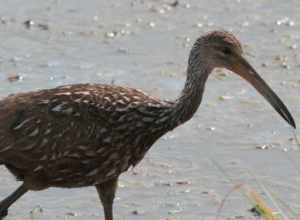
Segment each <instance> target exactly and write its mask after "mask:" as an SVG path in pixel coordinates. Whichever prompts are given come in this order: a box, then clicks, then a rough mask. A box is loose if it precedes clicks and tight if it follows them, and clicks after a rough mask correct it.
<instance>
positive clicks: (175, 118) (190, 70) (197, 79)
mask: <svg viewBox="0 0 300 220" xmlns="http://www.w3.org/2000/svg"><path fill="white" fill-rule="evenodd" d="M201 52H202V50H201V44H199V42H198V41H196V43H195V44H194V46H193V48H192V50H191V52H190V56H189V60H188V67H187V79H186V82H185V86H184V88H183V90H182V92H181V95H180V97H179V98H178V99H177V100H176V102H175V103H174V106H173V111H172V114H171V118H172V119H171V120H170V121H171V123H172V125H173V127H174V128H175V127H176V126H178V125H180V124H182V123H184V122H186V121H188V120H189V119H191V118H192V116H193V115H194V114H195V112H196V111H197V109H198V107H199V105H200V104H201V101H202V95H203V92H204V87H205V83H206V80H207V78H208V75H209V74H210V72H211V71H212V68H211V67H210V65H209V64H208V63H206V62H205V60H206V59H205V57H204V56H205V54H202V53H201Z"/></svg>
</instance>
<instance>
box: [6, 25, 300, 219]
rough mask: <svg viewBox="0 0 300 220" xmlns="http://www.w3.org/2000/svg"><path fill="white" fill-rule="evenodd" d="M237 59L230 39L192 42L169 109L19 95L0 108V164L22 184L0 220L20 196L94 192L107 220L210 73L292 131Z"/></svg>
mask: <svg viewBox="0 0 300 220" xmlns="http://www.w3.org/2000/svg"><path fill="white" fill-rule="evenodd" d="M241 54H242V48H241V45H240V43H239V41H238V40H237V39H236V38H235V37H234V36H233V35H232V34H230V33H227V32H224V31H215V32H211V33H209V34H207V35H205V36H203V37H200V38H199V39H198V40H197V41H196V42H195V44H194V46H193V48H192V50H191V53H190V57H189V63H188V69H187V81H186V84H185V87H184V89H183V91H182V93H181V95H180V97H179V98H178V99H177V100H175V101H174V102H170V101H163V100H160V99H157V98H154V97H151V96H148V95H146V94H145V93H143V92H141V91H139V90H136V89H131V88H124V87H119V86H112V85H91V84H78V85H67V86H61V87H57V88H54V89H48V90H41V91H36V92H28V93H21V94H17V95H11V96H8V97H7V98H5V99H3V100H2V101H0V163H1V164H3V165H5V166H6V167H7V168H8V170H9V171H10V172H11V173H13V174H14V175H15V176H16V178H17V179H18V180H20V181H23V184H22V185H21V186H20V187H19V188H18V189H17V190H16V191H15V192H14V193H13V194H11V196H9V197H7V198H6V199H5V200H3V201H2V202H1V204H0V214H1V216H2V217H4V216H5V215H6V214H7V209H8V208H9V206H10V205H11V204H12V203H13V202H14V201H16V200H17V199H18V198H19V197H20V196H22V195H23V194H24V193H26V192H27V191H28V190H43V189H46V188H48V187H82V186H91V185H94V186H96V188H97V191H98V193H99V196H100V199H101V201H102V204H103V206H104V212H105V219H106V220H112V219H113V217H112V205H113V198H114V194H115V190H116V188H117V180H118V177H119V175H120V174H121V173H122V172H125V171H126V170H127V169H128V168H129V167H130V166H135V165H136V164H137V163H138V162H139V161H140V160H141V159H142V158H143V157H144V155H145V153H146V152H147V151H148V150H149V148H150V147H151V146H152V145H153V143H154V142H155V141H156V140H157V139H158V138H160V137H161V136H162V135H163V134H165V133H166V132H168V131H170V130H172V129H174V128H175V127H177V126H178V125H180V124H182V123H184V122H185V121H187V120H189V119H190V118H191V117H192V116H193V114H194V113H195V111H196V110H197V108H198V107H199V105H200V103H201V99H202V94H203V91H204V85H205V82H206V80H207V78H208V76H209V74H210V73H211V71H212V70H213V69H214V68H215V67H224V68H228V69H230V70H232V71H234V72H236V73H237V74H239V75H240V76H242V77H243V78H245V79H246V80H248V81H249V82H250V83H251V84H252V85H253V86H254V87H255V88H256V89H257V90H258V91H259V92H260V93H261V94H262V95H264V96H265V97H266V99H267V100H268V101H269V102H270V103H271V104H272V105H273V107H274V108H275V109H276V110H277V111H278V112H279V114H281V116H282V117H283V118H284V119H285V120H286V121H287V122H288V123H290V124H291V125H292V126H293V127H295V123H294V120H293V118H292V116H291V115H290V113H289V111H288V110H287V108H286V107H285V105H284V104H283V103H282V102H281V101H280V99H279V98H278V97H277V95H276V94H275V93H274V92H273V91H272V90H271V89H270V88H269V87H268V86H267V84H266V83H265V82H264V81H263V80H262V79H261V78H260V77H259V76H258V74H257V73H256V72H255V71H254V69H253V68H252V67H251V66H250V65H249V64H248V63H247V62H246V61H245V59H243V58H242V56H241ZM0 218H1V217H0Z"/></svg>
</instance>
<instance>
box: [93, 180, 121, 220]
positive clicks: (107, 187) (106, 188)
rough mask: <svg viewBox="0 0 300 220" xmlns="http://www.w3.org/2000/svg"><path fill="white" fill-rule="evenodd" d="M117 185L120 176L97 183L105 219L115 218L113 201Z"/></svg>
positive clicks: (111, 219)
mask: <svg viewBox="0 0 300 220" xmlns="http://www.w3.org/2000/svg"><path fill="white" fill-rule="evenodd" d="M117 187H118V178H115V179H112V180H109V181H106V182H104V183H101V184H97V185H96V189H97V191H98V194H99V197H100V200H101V202H102V205H103V208H104V215H105V220H113V202H114V198H115V192H116V189H117Z"/></svg>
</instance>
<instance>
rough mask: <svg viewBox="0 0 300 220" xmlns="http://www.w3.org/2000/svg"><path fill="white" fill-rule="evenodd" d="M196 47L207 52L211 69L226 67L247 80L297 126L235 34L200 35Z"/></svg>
mask: <svg viewBox="0 0 300 220" xmlns="http://www.w3.org/2000/svg"><path fill="white" fill-rule="evenodd" d="M195 47H196V48H197V47H200V48H199V49H200V50H199V51H202V52H205V53H203V56H206V59H205V60H206V62H207V63H206V65H208V66H210V68H211V69H213V68H216V67H220V68H226V69H228V70H230V71H232V72H234V73H236V74H238V75H239V76H241V77H242V78H244V79H245V80H247V81H248V82H249V83H250V84H251V85H252V86H254V87H255V89H256V90H257V91H258V92H259V93H260V94H261V95H263V96H264V97H265V98H266V99H267V101H268V102H269V103H270V104H271V105H272V106H273V107H274V108H275V110H276V111H277V112H278V113H279V114H280V115H281V116H282V117H283V118H284V119H285V120H286V121H287V122H288V123H289V124H290V125H291V126H293V127H294V128H296V124H295V121H294V119H293V117H292V115H291V114H290V112H289V111H288V109H287V107H286V106H285V105H284V104H283V102H282V101H281V100H280V98H279V97H278V96H277V95H276V94H275V92H274V91H273V90H272V89H271V88H270V87H269V86H268V85H267V84H266V82H265V81H264V80H263V79H262V78H261V77H260V76H259V75H258V74H257V72H256V71H255V69H254V68H253V67H252V66H251V65H250V64H249V63H248V62H247V60H246V59H245V58H244V57H243V50H242V46H241V44H240V42H239V40H238V39H237V38H236V37H235V36H234V35H233V34H231V33H229V32H226V31H213V32H210V33H208V34H206V35H204V36H202V37H200V38H199V39H198V40H197V41H196V43H195V45H194V49H195ZM199 53H200V52H199Z"/></svg>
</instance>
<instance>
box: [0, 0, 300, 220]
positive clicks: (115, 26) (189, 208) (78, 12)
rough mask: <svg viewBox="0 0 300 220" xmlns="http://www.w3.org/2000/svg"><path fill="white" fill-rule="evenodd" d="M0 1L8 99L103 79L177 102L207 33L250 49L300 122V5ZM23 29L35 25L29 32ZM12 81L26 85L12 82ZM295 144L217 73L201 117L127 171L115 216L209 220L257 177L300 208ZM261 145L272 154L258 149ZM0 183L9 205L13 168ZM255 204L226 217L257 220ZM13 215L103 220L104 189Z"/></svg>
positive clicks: (237, 83) (48, 199) (52, 192)
mask: <svg viewBox="0 0 300 220" xmlns="http://www.w3.org/2000/svg"><path fill="white" fill-rule="evenodd" d="M0 3H1V4H0V5H1V7H0V17H1V22H0V29H1V34H0V39H1V41H0V83H1V86H0V96H2V97H3V96H5V95H7V94H10V93H16V92H21V91H29V90H37V89H41V88H51V87H55V86H58V85H62V84H69V83H81V82H99V83H115V84H120V85H126V86H132V87H138V88H141V89H144V90H145V91H147V92H148V93H150V94H152V95H156V96H159V97H162V98H171V99H172V98H175V97H177V96H178V94H179V92H180V90H181V88H182V86H183V83H184V80H185V74H184V72H185V68H186V61H187V56H188V52H189V49H190V47H191V44H192V43H193V41H194V40H195V39H196V38H197V37H198V36H200V35H202V34H204V33H205V32H207V31H209V30H214V29H226V30H230V31H232V32H233V33H235V35H237V36H238V38H239V39H240V40H241V41H242V43H243V45H244V50H245V52H246V57H247V58H248V60H249V61H250V63H252V64H253V66H254V67H255V68H256V69H257V71H258V72H259V73H260V74H261V75H262V77H263V78H264V79H266V81H267V82H268V83H269V84H270V85H271V87H272V88H273V89H274V90H275V91H276V92H277V93H278V95H279V96H280V97H281V98H282V99H283V100H284V102H285V103H286V104H287V105H288V106H289V109H290V110H291V112H292V113H293V115H294V118H295V120H296V123H297V122H298V123H299V116H300V111H299V104H300V95H299V94H300V92H299V91H300V75H299V70H300V57H299V56H300V53H299V49H298V48H299V46H300V38H299V37H300V34H299V33H300V32H299V31H300V29H299V27H300V24H299V23H298V22H299V21H300V14H299V9H300V2H299V1H297V0H291V1H289V2H288V3H287V2H285V1H280V0H277V1H276V0H273V1H267V0H261V1H250V0H238V1H236V0H235V1H232V0H226V1H217V0H210V1H204V0H201V1H200V0H190V1H181V0H179V4H178V5H177V6H176V7H172V6H170V3H172V1H161V0H151V1H142V0H132V1H129V0H122V1H121V0H116V1H112V2H110V1H96V0H90V1H80V0H52V1H38V0H27V1H26V2H25V1H21V0H0ZM25 21H31V23H32V25H31V26H30V27H29V28H28V27H26V26H25V25H24V22H25ZM45 29H46V30H45ZM15 75H18V76H19V78H20V79H19V80H17V81H13V82H10V81H9V80H8V78H9V77H10V78H14V77H13V76H15ZM296 133H297V135H298V137H299V136H300V133H299V131H296ZM292 137H293V136H292V133H291V129H290V128H289V127H288V126H287V125H286V123H285V122H284V121H283V120H282V119H281V118H280V117H279V116H278V115H277V113H276V112H275V111H274V110H273V109H272V108H271V107H270V106H269V105H268V104H267V103H266V101H264V100H263V98H262V97H260V96H259V95H258V94H257V93H256V91H255V90H254V89H253V88H251V87H250V86H249V85H248V84H247V83H246V82H243V81H241V80H240V79H239V78H238V77H237V76H235V75H233V74H230V73H229V72H226V71H216V72H215V73H214V74H213V75H212V76H211V77H210V79H209V81H208V84H207V86H206V91H205V95H204V100H203V103H202V105H201V107H200V109H199V110H198V112H197V114H196V115H195V117H194V118H193V119H192V120H191V121H189V122H188V123H186V124H185V125H183V126H181V127H180V128H178V129H176V130H175V131H173V132H171V133H169V134H167V135H166V136H165V137H164V138H162V139H160V140H159V141H158V142H157V143H156V144H155V145H154V146H153V148H152V149H151V150H150V152H149V153H148V154H147V156H146V158H145V159H144V160H143V161H142V162H141V163H140V164H139V165H138V167H136V168H135V169H134V170H132V171H129V172H128V173H126V174H124V175H122V177H121V181H120V186H121V187H120V188H119V190H118V194H117V197H118V198H117V199H116V202H115V216H116V219H122V220H123V219H124V220H125V219H149V220H150V219H169V220H173V219H180V220H190V219H193V220H194V219H212V218H214V217H215V216H216V212H217V209H218V207H219V206H220V203H221V200H222V199H223V198H224V196H225V195H226V193H227V192H228V191H230V189H232V188H233V186H234V185H235V184H237V183H241V182H242V183H245V184H247V185H250V186H251V187H252V188H254V189H256V190H257V191H259V192H260V191H261V190H260V188H259V187H258V186H257V184H256V182H255V178H256V179H259V181H260V182H262V183H263V184H264V185H265V186H267V188H268V189H270V190H271V191H273V192H274V193H275V194H277V196H278V197H280V198H281V199H282V200H283V201H285V202H286V203H287V204H288V205H290V206H291V207H292V208H293V209H295V210H296V212H300V206H299V204H300V196H299V195H300V187H299V183H300V178H299V177H300V173H299V172H298V171H297V169H296V168H295V166H296V167H300V164H299V160H298V157H299V156H300V154H299V150H298V149H297V147H296V145H295V142H294V141H293V140H291V139H290V138H292ZM264 145H268V146H272V148H271V149H267V150H260V149H257V146H258V147H262V146H264ZM286 150H287V152H285V151H286ZM289 158H292V160H293V161H294V162H295V163H296V164H293V163H292V162H291V159H289ZM213 161H217V163H218V164H219V165H220V166H221V167H222V169H223V171H222V170H220V169H219V168H218V166H216V164H215V163H214V162H213ZM224 170H225V171H226V175H228V176H229V177H230V178H231V179H232V182H230V181H229V180H228V176H225V175H224ZM253 174H255V176H254V175H253ZM254 177H255V178H254ZM0 181H1V184H0V185H1V186H0V196H1V197H2V198H4V197H5V196H6V195H8V194H9V193H10V192H11V191H13V190H14V189H15V188H16V186H17V185H18V184H19V183H16V182H15V181H14V179H13V178H12V176H11V175H10V174H9V173H8V172H7V171H6V170H5V169H4V168H3V169H2V170H1V179H0ZM37 207H41V209H42V211H41V210H40V209H39V208H37ZM249 208H251V205H250V204H249V203H248V202H247V200H246V199H245V198H244V197H243V196H242V195H241V194H240V193H239V192H235V193H233V194H232V195H231V196H230V197H229V199H228V200H227V202H226V203H225V206H224V209H223V211H222V216H223V217H224V218H229V217H238V216H241V218H242V217H244V218H248V219H249V218H250V216H251V214H250V213H249V212H248V211H247V210H248V209H249ZM31 210H33V214H30V211H31ZM136 214H137V215H136ZM99 216H100V217H99ZM7 219H8V220H10V219H42V220H50V219H51V220H52V219H88V220H93V219H103V217H102V208H101V206H100V204H99V201H98V197H97V195H96V192H95V190H94V189H93V188H83V189H72V190H65V189H64V190H62V189H49V190H47V191H43V192H30V193H28V194H26V195H25V196H24V197H23V198H21V199H20V200H19V201H18V202H16V203H15V205H14V206H13V207H11V209H10V213H9V216H8V217H7Z"/></svg>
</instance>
